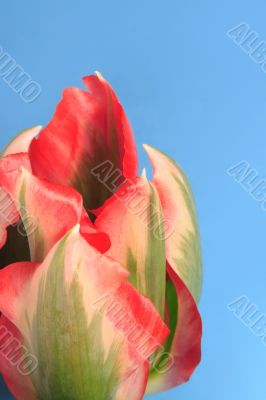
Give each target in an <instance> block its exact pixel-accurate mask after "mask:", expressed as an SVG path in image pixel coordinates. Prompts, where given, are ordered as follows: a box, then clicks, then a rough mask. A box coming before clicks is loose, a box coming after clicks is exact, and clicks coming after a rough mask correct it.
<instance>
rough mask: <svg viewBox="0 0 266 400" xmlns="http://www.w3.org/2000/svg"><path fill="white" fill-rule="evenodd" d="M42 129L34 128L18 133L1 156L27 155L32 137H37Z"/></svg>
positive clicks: (39, 127)
mask: <svg viewBox="0 0 266 400" xmlns="http://www.w3.org/2000/svg"><path fill="white" fill-rule="evenodd" d="M41 129H42V127H41V126H40V125H39V126H34V127H33V128H29V129H25V130H24V131H22V132H20V133H19V134H18V135H17V136H16V137H15V138H14V139H13V140H12V141H11V142H10V143H9V144H8V145H7V147H6V148H5V150H4V151H3V153H2V156H3V157H4V156H7V155H9V154H15V153H27V152H28V149H29V146H30V143H31V141H32V139H33V138H34V137H36V136H37V135H38V133H39V132H40V130H41Z"/></svg>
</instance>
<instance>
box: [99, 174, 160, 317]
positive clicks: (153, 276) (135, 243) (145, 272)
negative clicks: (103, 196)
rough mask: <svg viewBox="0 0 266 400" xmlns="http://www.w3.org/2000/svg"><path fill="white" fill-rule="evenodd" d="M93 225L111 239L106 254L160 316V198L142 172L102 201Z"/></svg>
mask: <svg viewBox="0 0 266 400" xmlns="http://www.w3.org/2000/svg"><path fill="white" fill-rule="evenodd" d="M96 226H97V227H98V228H99V229H101V230H102V231H104V232H106V233H107V234H108V235H109V236H110V239H111V248H110V250H109V253H108V254H109V255H110V256H111V257H113V258H115V259H116V260H118V261H119V262H120V263H121V264H122V265H124V266H125V268H127V270H128V271H129V272H130V276H129V281H130V282H131V283H132V284H133V285H134V286H135V287H136V288H137V290H138V291H139V292H140V293H141V294H143V295H145V296H147V297H148V298H149V299H150V300H151V301H152V303H153V304H154V306H155V307H156V309H157V310H158V312H159V313H160V315H161V316H163V315H164V303H165V279H166V261H165V242H164V233H163V218H162V210H161V204H160V199H159V196H158V194H157V191H156V189H155V187H154V186H153V185H152V184H151V183H149V182H148V180H147V178H146V177H145V176H142V177H141V178H136V179H134V180H132V181H127V182H126V183H125V184H124V185H123V186H122V187H121V188H120V189H119V190H118V192H117V193H116V194H115V195H114V196H113V197H112V198H111V199H110V200H109V201H107V202H106V204H105V206H104V209H103V211H102V213H101V214H100V215H99V217H98V218H97V220H96Z"/></svg>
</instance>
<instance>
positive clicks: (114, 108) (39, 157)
mask: <svg viewBox="0 0 266 400" xmlns="http://www.w3.org/2000/svg"><path fill="white" fill-rule="evenodd" d="M83 81H84V83H85V85H86V86H87V88H88V89H90V90H91V91H90V92H87V91H85V90H81V89H77V88H69V89H66V90H65V91H64V93H63V99H62V100H61V102H60V103H59V105H58V107H57V109H56V112H55V114H54V116H53V119H52V121H51V122H50V123H49V124H48V125H47V127H46V128H45V129H44V130H43V131H42V132H41V133H40V135H39V138H38V139H34V140H33V141H32V143H31V146H30V149H29V155H30V160H31V165H32V169H33V173H34V174H35V175H37V176H39V177H40V178H46V179H48V180H49V181H51V182H55V183H60V184H63V185H68V186H73V187H74V188H75V189H77V190H78V191H79V192H80V193H81V194H82V196H83V198H84V205H85V208H86V209H87V210H88V209H95V208H98V207H99V206H101V205H102V204H103V203H104V201H105V200H106V199H107V198H108V197H110V195H111V193H110V192H109V191H108V190H107V188H106V187H105V186H104V185H102V184H101V183H100V182H99V181H98V179H97V178H96V177H95V176H94V175H93V174H92V173H91V170H92V169H94V168H97V167H98V166H99V165H100V164H101V163H103V162H106V161H107V160H108V161H109V162H110V163H111V168H112V171H110V174H112V173H113V172H116V171H117V170H119V171H121V175H123V176H124V177H126V178H127V177H131V176H134V175H136V173H137V155H136V147H135V143H134V139H133V135H132V131H131V128H130V125H129V122H128V120H127V117H126V115H125V113H124V111H123V108H122V106H121V104H120V103H119V101H118V99H117V97H116V95H115V93H114V91H113V90H112V88H111V87H110V86H109V84H108V83H107V82H106V81H105V80H104V79H103V78H102V77H101V76H100V75H99V74H97V75H96V76H89V77H85V78H84V79H83Z"/></svg>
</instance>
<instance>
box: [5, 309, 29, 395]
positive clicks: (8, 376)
mask: <svg viewBox="0 0 266 400" xmlns="http://www.w3.org/2000/svg"><path fill="white" fill-rule="evenodd" d="M0 331H1V332H2V334H1V340H0V373H1V374H2V376H3V378H4V381H5V383H6V385H7V387H8V389H9V391H10V392H11V394H12V395H13V396H14V398H15V399H16V400H25V399H27V400H36V396H35V390H34V387H33V385H32V382H31V380H30V378H29V376H25V375H22V374H21V373H20V372H19V369H18V368H17V365H12V363H11V362H10V360H9V359H8V358H7V357H6V355H5V351H6V350H5V349H8V344H7V343H8V341H9V338H12V339H14V340H15V341H18V342H17V343H21V344H22V345H23V343H24V340H23V337H22V336H21V334H20V332H19V330H18V329H17V328H16V326H15V325H13V324H12V322H11V321H9V320H8V319H7V318H6V317H5V316H4V315H1V317H0ZM4 333H6V334H4ZM7 352H8V353H9V351H8V350H7ZM6 354H7V353H6Z"/></svg>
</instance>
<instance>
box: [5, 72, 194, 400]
mask: <svg viewBox="0 0 266 400" xmlns="http://www.w3.org/2000/svg"><path fill="white" fill-rule="evenodd" d="M84 84H85V86H86V90H85V89H84V90H83V89H77V88H69V89H67V90H65V91H64V93H63V98H62V100H61V101H60V103H59V105H58V106H57V108H56V111H55V113H54V116H53V118H52V120H51V122H50V123H49V124H48V125H47V126H46V127H45V128H44V129H42V128H41V127H40V126H38V127H34V128H31V129H28V130H26V131H23V132H22V133H21V134H20V135H18V136H17V137H16V138H15V139H14V140H13V141H12V142H11V143H10V144H9V145H8V146H7V148H6V149H5V150H4V152H3V154H2V157H1V159H0V312H1V317H0V372H1V374H2V376H3V378H4V380H5V382H6V384H7V386H8V388H9V390H10V392H11V393H12V394H13V396H14V397H15V399H18V400H37V399H39V400H49V399H53V400H57V399H58V400H62V399H66V400H68V399H69V400H70V399H71V400H74V399H75V400H87V399H91V400H107V399H108V400H125V399H128V400H140V399H142V398H143V396H144V395H145V393H156V392H160V391H164V390H167V389H169V388H172V387H174V386H177V385H180V384H182V383H184V382H186V381H187V380H189V378H190V377H191V375H192V373H193V372H194V370H195V368H196V367H197V365H198V364H199V362H200V358H201V335H202V323H201V318H200V315H199V312H198V308H197V303H198V301H199V298H200V292H201V276H202V271H201V270H202V265H201V251H200V239H199V227H198V224H197V216H196V209H195V204H194V198H193V194H192V190H191V187H190V184H189V182H188V180H187V178H186V176H185V174H184V172H183V171H182V169H181V168H180V167H179V166H178V165H177V164H176V163H175V161H174V160H172V159H171V158H169V157H168V156H166V155H165V154H163V153H162V152H160V151H158V150H156V149H155V148H153V147H151V146H147V145H144V148H145V150H146V152H147V154H148V157H149V159H150V161H151V164H152V169H153V178H152V180H151V181H149V180H148V178H147V176H146V173H145V170H144V171H143V172H142V173H141V174H140V176H138V158H137V152H136V145H135V142H134V137H133V133H132V129H131V127H130V124H129V122H128V119H127V117H126V114H125V112H124V110H123V108H122V106H121V104H120V102H119V100H118V98H117V96H116V94H115V93H114V91H113V90H112V88H111V87H110V85H109V84H108V83H107V82H106V81H105V80H104V79H103V77H102V76H101V75H100V74H99V73H96V75H93V76H89V77H85V78H84Z"/></svg>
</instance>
